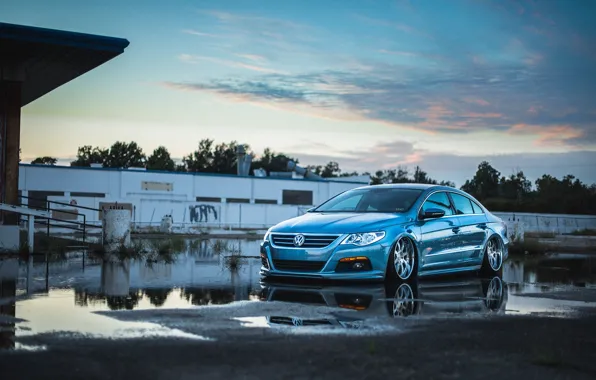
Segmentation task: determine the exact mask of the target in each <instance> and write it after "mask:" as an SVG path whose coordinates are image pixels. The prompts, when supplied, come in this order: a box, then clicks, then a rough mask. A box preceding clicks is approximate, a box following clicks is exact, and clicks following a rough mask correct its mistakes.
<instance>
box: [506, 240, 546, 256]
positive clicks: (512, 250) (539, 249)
mask: <svg viewBox="0 0 596 380" xmlns="http://www.w3.org/2000/svg"><path fill="white" fill-rule="evenodd" d="M550 251H552V247H550V246H548V245H546V244H543V243H540V242H539V241H537V240H532V239H527V238H526V239H524V241H515V242H511V243H510V244H509V254H510V255H512V256H521V255H543V254H545V253H548V252H550Z"/></svg>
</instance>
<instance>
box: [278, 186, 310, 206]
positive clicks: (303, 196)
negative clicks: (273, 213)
mask: <svg viewBox="0 0 596 380" xmlns="http://www.w3.org/2000/svg"><path fill="white" fill-rule="evenodd" d="M282 203H283V204H284V205H297V206H310V205H312V204H313V196H312V191H309V190H283V191H282Z"/></svg>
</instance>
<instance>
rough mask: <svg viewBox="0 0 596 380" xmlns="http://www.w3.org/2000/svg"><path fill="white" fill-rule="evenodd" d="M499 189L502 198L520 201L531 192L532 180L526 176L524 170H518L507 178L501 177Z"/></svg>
mask: <svg viewBox="0 0 596 380" xmlns="http://www.w3.org/2000/svg"><path fill="white" fill-rule="evenodd" d="M499 190H500V195H501V197H502V198H504V199H509V200H517V201H518V202H521V200H522V199H524V198H526V197H527V196H528V195H529V194H530V193H531V192H532V182H530V181H529V180H528V179H527V178H526V176H525V175H524V172H522V171H520V172H518V173H516V174H512V175H510V176H509V177H508V178H507V177H501V180H500V181H499Z"/></svg>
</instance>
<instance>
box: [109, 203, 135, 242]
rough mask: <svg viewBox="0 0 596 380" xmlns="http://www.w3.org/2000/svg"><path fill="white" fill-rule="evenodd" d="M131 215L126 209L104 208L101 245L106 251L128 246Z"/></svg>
mask: <svg viewBox="0 0 596 380" xmlns="http://www.w3.org/2000/svg"><path fill="white" fill-rule="evenodd" d="M131 221H132V217H131V214H130V211H129V210H126V209H106V210H104V212H103V246H104V248H105V249H106V252H116V251H117V250H118V249H119V248H120V247H121V246H125V247H128V246H130V230H131Z"/></svg>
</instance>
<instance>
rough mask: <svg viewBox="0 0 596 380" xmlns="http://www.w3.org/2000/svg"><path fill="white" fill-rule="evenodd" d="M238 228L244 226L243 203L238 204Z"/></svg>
mask: <svg viewBox="0 0 596 380" xmlns="http://www.w3.org/2000/svg"><path fill="white" fill-rule="evenodd" d="M238 228H242V203H239V204H238Z"/></svg>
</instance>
